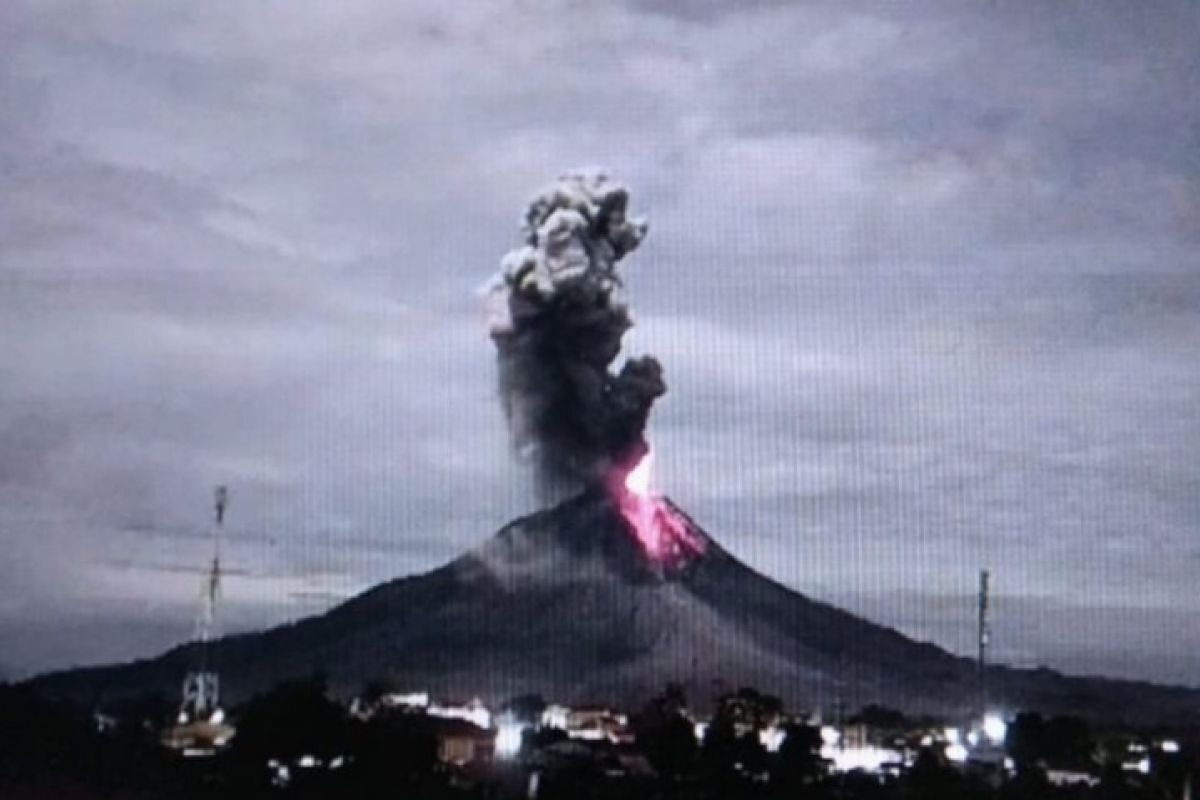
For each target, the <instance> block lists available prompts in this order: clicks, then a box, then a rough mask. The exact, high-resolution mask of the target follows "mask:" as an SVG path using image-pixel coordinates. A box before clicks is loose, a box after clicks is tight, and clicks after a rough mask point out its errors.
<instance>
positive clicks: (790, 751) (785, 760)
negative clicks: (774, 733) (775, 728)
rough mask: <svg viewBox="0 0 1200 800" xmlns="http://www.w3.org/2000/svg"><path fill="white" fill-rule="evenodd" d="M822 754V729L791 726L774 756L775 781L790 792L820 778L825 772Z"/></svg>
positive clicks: (773, 776)
mask: <svg viewBox="0 0 1200 800" xmlns="http://www.w3.org/2000/svg"><path fill="white" fill-rule="evenodd" d="M825 771H826V762H825V759H824V758H822V757H821V732H820V730H819V729H817V728H814V727H813V726H811V725H799V724H797V725H789V726H788V727H787V729H786V735H785V737H784V740H783V744H782V745H781V746H780V748H779V753H778V754H777V755H776V756H775V764H774V769H773V770H772V780H773V782H774V783H775V784H777V785H778V786H779V787H780V788H782V789H783V790H784V791H785V792H787V793H793V792H795V791H796V790H797V789H798V788H799V787H802V786H806V785H809V784H812V783H815V782H816V781H818V780H819V779H820V778H821V777H823V776H824V775H825Z"/></svg>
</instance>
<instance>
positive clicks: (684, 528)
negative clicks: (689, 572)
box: [614, 451, 704, 567]
mask: <svg viewBox="0 0 1200 800" xmlns="http://www.w3.org/2000/svg"><path fill="white" fill-rule="evenodd" d="M653 465H654V455H653V454H652V453H651V452H649V451H647V452H646V453H645V454H644V455H643V456H642V457H641V458H640V459H639V460H638V461H637V463H635V464H634V465H633V467H632V468H631V469H629V470H628V471H626V472H623V475H624V477H623V479H622V480H620V481H617V482H615V484H616V486H615V491H614V494H615V496H616V500H617V506H618V508H619V509H620V511H621V516H622V517H624V518H625V521H626V522H627V523H628V524H629V528H630V530H631V531H632V532H633V534H634V536H635V537H636V538H637V540H638V543H639V544H640V545H641V546H642V550H643V552H645V553H646V556H647V557H649V558H650V560H651V561H653V562H654V563H655V564H657V565H658V566H661V567H676V566H679V565H680V564H681V563H682V562H684V561H686V560H687V559H688V558H690V557H692V556H695V555H699V554H700V553H703V552H704V541H703V540H702V539H701V538H700V537H699V536H697V535H696V534H695V533H694V532H693V531H692V530H691V528H690V527H689V525H688V522H687V520H685V519H684V518H683V517H682V516H680V515H679V513H678V512H676V511H675V510H674V509H673V508H671V506H670V504H669V503H667V502H666V501H665V500H664V499H663V498H662V496H661V495H659V494H657V493H655V492H653V491H652V490H651V488H650V486H651V477H652V472H653Z"/></svg>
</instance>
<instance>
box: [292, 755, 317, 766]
mask: <svg viewBox="0 0 1200 800" xmlns="http://www.w3.org/2000/svg"><path fill="white" fill-rule="evenodd" d="M316 765H317V757H316V756H300V759H299V760H298V761H297V762H296V766H298V767H300V768H301V769H312V768H313V767H315V766H316Z"/></svg>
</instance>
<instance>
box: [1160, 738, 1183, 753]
mask: <svg viewBox="0 0 1200 800" xmlns="http://www.w3.org/2000/svg"><path fill="white" fill-rule="evenodd" d="M1161 747H1162V751H1163V752H1164V753H1178V752H1179V742H1176V741H1174V740H1173V739H1166V740H1165V741H1163V743H1162V745H1161Z"/></svg>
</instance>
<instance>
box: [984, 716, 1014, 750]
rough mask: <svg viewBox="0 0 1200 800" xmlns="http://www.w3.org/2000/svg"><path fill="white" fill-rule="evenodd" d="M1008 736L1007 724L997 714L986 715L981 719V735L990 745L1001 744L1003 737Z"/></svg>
mask: <svg viewBox="0 0 1200 800" xmlns="http://www.w3.org/2000/svg"><path fill="white" fill-rule="evenodd" d="M1007 734H1008V724H1007V723H1006V722H1005V721H1004V720H1003V719H1002V718H1001V717H1000V715H999V714H988V715H987V716H986V717H984V718H983V735H984V736H986V737H987V738H988V740H989V741H991V743H992V744H1003V743H1004V737H1005V736H1006V735H1007Z"/></svg>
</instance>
